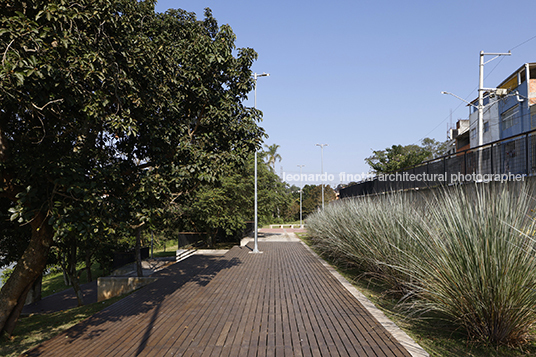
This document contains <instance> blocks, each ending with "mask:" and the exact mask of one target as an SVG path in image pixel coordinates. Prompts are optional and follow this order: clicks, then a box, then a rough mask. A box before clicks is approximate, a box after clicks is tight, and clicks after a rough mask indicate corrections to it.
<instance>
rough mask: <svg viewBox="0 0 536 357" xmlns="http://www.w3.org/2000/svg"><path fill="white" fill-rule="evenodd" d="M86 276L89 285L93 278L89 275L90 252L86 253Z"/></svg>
mask: <svg viewBox="0 0 536 357" xmlns="http://www.w3.org/2000/svg"><path fill="white" fill-rule="evenodd" d="M86 275H87V282H88V283H91V282H92V281H93V276H92V275H91V252H90V251H89V250H88V251H87V252H86Z"/></svg>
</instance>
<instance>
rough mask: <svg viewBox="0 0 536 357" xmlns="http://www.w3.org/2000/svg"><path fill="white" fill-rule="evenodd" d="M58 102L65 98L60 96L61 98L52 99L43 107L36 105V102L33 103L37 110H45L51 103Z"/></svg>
mask: <svg viewBox="0 0 536 357" xmlns="http://www.w3.org/2000/svg"><path fill="white" fill-rule="evenodd" d="M56 102H63V98H60V99H55V100H51V101H50V102H48V103H47V104H45V105H43V106H42V107H38V106H37V105H35V104H34V103H32V106H33V107H34V108H35V109H37V110H43V109H45V107H46V106H47V105H49V104H52V103H56Z"/></svg>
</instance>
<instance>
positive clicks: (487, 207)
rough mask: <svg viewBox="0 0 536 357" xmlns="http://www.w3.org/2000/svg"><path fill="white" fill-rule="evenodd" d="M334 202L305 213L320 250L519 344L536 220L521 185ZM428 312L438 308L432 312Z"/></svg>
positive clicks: (415, 300)
mask: <svg viewBox="0 0 536 357" xmlns="http://www.w3.org/2000/svg"><path fill="white" fill-rule="evenodd" d="M435 192H436V194H435V195H433V196H432V195H429V196H426V195H424V194H423V195H421V196H419V195H418V194H408V193H403V194H394V195H384V196H376V197H372V198H358V199H350V200H343V201H342V202H338V203H336V204H334V205H330V206H328V207H326V209H325V210H324V211H321V212H318V213H315V214H313V215H311V216H309V217H308V219H307V225H308V231H309V233H310V235H311V236H312V240H313V242H314V244H315V245H316V246H317V247H318V248H319V249H320V250H321V251H322V252H323V253H324V254H327V255H330V256H332V257H335V258H339V259H346V260H349V261H351V262H353V263H355V264H357V265H358V266H360V267H361V269H364V271H365V272H369V273H372V274H376V275H377V276H380V277H382V278H383V280H385V281H387V282H388V283H389V284H391V287H392V288H394V289H398V290H400V288H402V290H403V291H404V293H405V294H406V295H405V298H404V299H403V301H402V305H403V306H405V307H406V308H408V312H409V313H411V314H414V315H416V316H418V315H419V314H421V313H426V312H428V311H435V312H436V313H439V314H440V315H441V316H443V317H444V318H446V319H448V320H449V321H451V322H452V323H453V324H454V325H456V326H461V327H463V329H464V330H465V331H466V332H467V334H468V336H469V337H470V338H471V339H474V340H480V341H483V342H486V343H493V344H497V345H499V344H518V343H521V342H523V341H524V340H525V339H526V337H527V336H528V333H529V331H530V329H531V328H532V326H533V325H534V323H535V322H536V313H535V307H536V276H535V274H536V250H535V247H536V244H535V238H534V234H535V232H536V225H535V221H534V213H533V211H532V209H533V207H535V206H536V202H535V200H534V195H533V192H532V191H530V190H529V189H528V186H527V185H525V184H514V183H511V184H498V185H493V184H479V185H473V186H470V185H466V186H456V187H450V188H446V189H441V190H438V191H435ZM435 316H437V314H436V315H435Z"/></svg>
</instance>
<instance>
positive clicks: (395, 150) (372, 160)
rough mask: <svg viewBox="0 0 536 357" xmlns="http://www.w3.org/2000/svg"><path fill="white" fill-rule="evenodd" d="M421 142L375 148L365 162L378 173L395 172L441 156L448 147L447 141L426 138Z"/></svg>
mask: <svg viewBox="0 0 536 357" xmlns="http://www.w3.org/2000/svg"><path fill="white" fill-rule="evenodd" d="M421 144H422V145H421V146H419V145H414V144H413V145H406V146H402V145H393V146H391V147H390V148H386V149H385V150H373V151H372V156H370V157H367V158H366V159H365V162H366V163H367V164H368V165H369V166H370V168H371V169H372V171H373V172H374V173H376V174H382V173H389V172H395V171H398V170H402V169H405V168H409V167H412V166H415V165H418V164H420V163H422V162H423V161H426V160H432V159H434V158H436V157H438V156H441V155H442V154H443V152H444V150H445V147H446V144H445V143H442V142H439V141H437V140H435V139H430V138H424V139H423V140H422V141H421Z"/></svg>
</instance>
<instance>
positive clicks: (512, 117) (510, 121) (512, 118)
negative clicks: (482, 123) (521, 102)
mask: <svg viewBox="0 0 536 357" xmlns="http://www.w3.org/2000/svg"><path fill="white" fill-rule="evenodd" d="M518 113H519V112H518V107H517V105H514V106H513V107H512V108H510V109H508V110H507V111H505V112H503V113H502V114H501V118H502V123H503V130H506V129H508V128H511V127H513V126H514V125H516V124H517V117H518Z"/></svg>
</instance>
